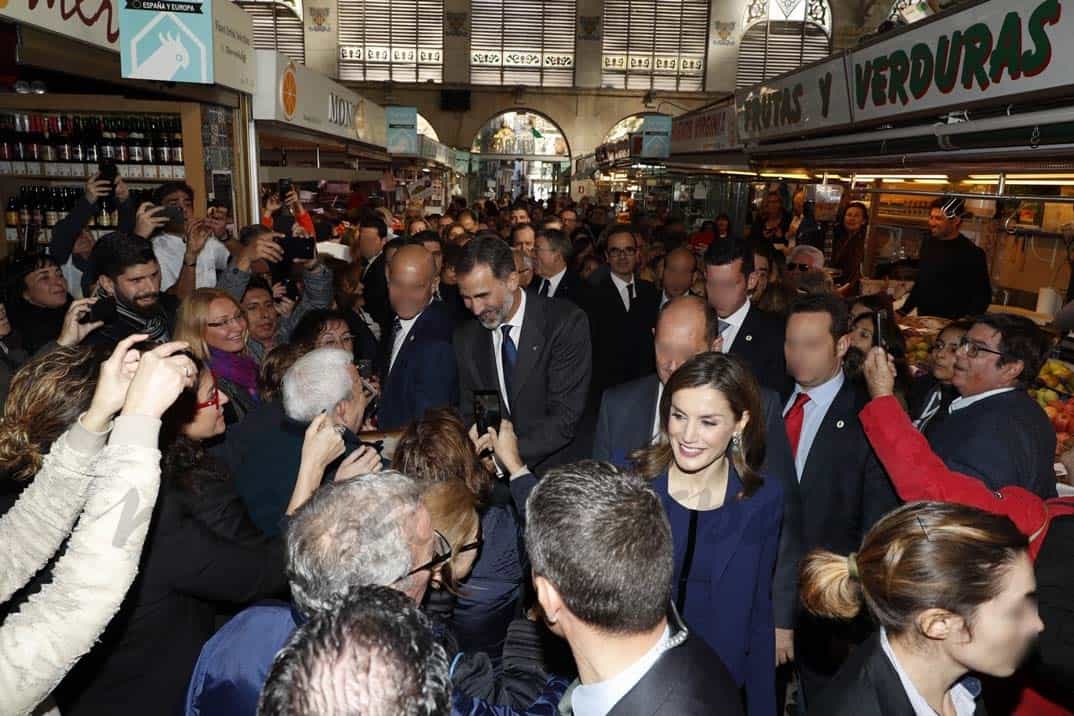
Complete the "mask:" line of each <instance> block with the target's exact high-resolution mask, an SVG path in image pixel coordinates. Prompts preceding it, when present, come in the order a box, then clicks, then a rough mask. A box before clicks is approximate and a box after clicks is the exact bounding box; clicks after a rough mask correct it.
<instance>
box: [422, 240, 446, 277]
mask: <svg viewBox="0 0 1074 716" xmlns="http://www.w3.org/2000/svg"><path fill="white" fill-rule="evenodd" d="M422 246H424V247H425V250H426V251H428V252H429V253H430V254H431V255H432V257H433V262H434V263H436V273H437V274H439V273H440V269H442V268H443V267H444V250H443V249H442V248H440V243H439V242H437V241H426V242H424V243H423V244H422Z"/></svg>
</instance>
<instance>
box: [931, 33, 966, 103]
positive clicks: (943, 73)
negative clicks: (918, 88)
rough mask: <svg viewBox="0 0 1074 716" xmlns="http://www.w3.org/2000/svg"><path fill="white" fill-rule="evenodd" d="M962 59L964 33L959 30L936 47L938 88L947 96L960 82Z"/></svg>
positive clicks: (944, 37)
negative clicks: (956, 83) (959, 71)
mask: <svg viewBox="0 0 1074 716" xmlns="http://www.w3.org/2000/svg"><path fill="white" fill-rule="evenodd" d="M961 59H962V33H961V32H960V31H958V30H956V31H955V32H954V34H952V35H951V37H950V38H949V37H947V36H946V35H944V36H943V37H941V38H940V42H939V44H938V45H937V47H936V88H937V89H939V90H940V91H941V92H943V93H944V94H947V93H948V92H950V91H951V90H953V89H954V88H955V82H957V81H958V65H959V62H960V61H961Z"/></svg>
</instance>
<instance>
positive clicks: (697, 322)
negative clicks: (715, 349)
mask: <svg viewBox="0 0 1074 716" xmlns="http://www.w3.org/2000/svg"><path fill="white" fill-rule="evenodd" d="M653 338H654V341H653V343H654V345H655V348H656V373H657V376H659V378H660V382H661V383H667V382H668V379H669V378H671V374H672V373H674V372H675V371H677V370H678V369H679V366H681V365H682V364H683V363H685V362H686V361H688V360H690V359H691V358H693V357H694V356H696V355H697V354H699V353H704V352H705V351H707V350H708V349H709V346H708V345H707V344H706V343H705V316H704V313H702V312H701V311H695V312H693V314H692V315H687V314H686V313H685V312H684V311H683V310H682V308H681V307H680V306H677V305H672V306H669V307H668V308H666V309H665V310H664V312H663V313H662V314H661V315H660V320H659V321H658V322H657V324H656V332H655V333H654V335H653Z"/></svg>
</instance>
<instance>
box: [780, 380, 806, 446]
mask: <svg viewBox="0 0 1074 716" xmlns="http://www.w3.org/2000/svg"><path fill="white" fill-rule="evenodd" d="M808 402H809V394H808V393H799V394H798V395H797V397H795V399H794V405H792V406H791V409H790V410H788V411H787V417H786V418H784V423H785V424H786V426H787V439H788V440H789V441H790V443H791V455H792V456H794V457H797V456H798V441H799V440H800V439H801V437H802V421H804V420H805V404H806V403H808Z"/></svg>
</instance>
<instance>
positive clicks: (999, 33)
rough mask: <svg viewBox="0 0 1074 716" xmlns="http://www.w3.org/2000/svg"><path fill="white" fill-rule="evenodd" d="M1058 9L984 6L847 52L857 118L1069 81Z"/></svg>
mask: <svg viewBox="0 0 1074 716" xmlns="http://www.w3.org/2000/svg"><path fill="white" fill-rule="evenodd" d="M1062 11H1063V7H1062V3H1061V2H1060V0H1044V1H1043V2H1040V0H1014V2H1011V3H1001V2H991V3H985V4H982V5H975V6H974V7H971V8H968V9H966V10H964V11H962V12H959V13H955V14H953V15H951V16H949V17H947V18H945V19H943V20H937V21H935V22H932V23H928V24H925V25H923V26H922V27H921V28H920V29H919V30H917V31H910V32H907V33H905V34H903V35H900V36H897V37H895V38H892V39H891V40H889V41H887V42H880V43H877V44H876V45H872V46H870V47H866V48H863V49H862V50H858V51H855V52H853V53H852V54H851V55H850V58H851V60H850V67H851V81H852V84H853V98H854V115H855V119H859V120H867V119H875V118H883V117H888V116H891V115H895V114H900V113H904V112H914V111H919V110H925V109H935V108H938V107H947V106H950V107H961V106H962V105H964V104H965V103H967V102H973V101H979V100H983V99H990V98H994V97H1002V96H1004V95H1013V94H1021V93H1024V92H1030V91H1036V90H1042V89H1050V88H1056V87H1062V86H1065V85H1070V84H1072V80H1071V76H1070V67H1071V65H1072V63H1074V38H1072V37H1071V36H1070V35H1071V31H1070V30H1069V29H1068V28H1067V27H1066V26H1063V25H1062V24H1061V23H1062V22H1063V21H1064V20H1065V19H1066V18H1064V17H1063V12H1062ZM1067 24H1068V25H1069V22H1068V23H1067ZM1064 40H1065V42H1064Z"/></svg>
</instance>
